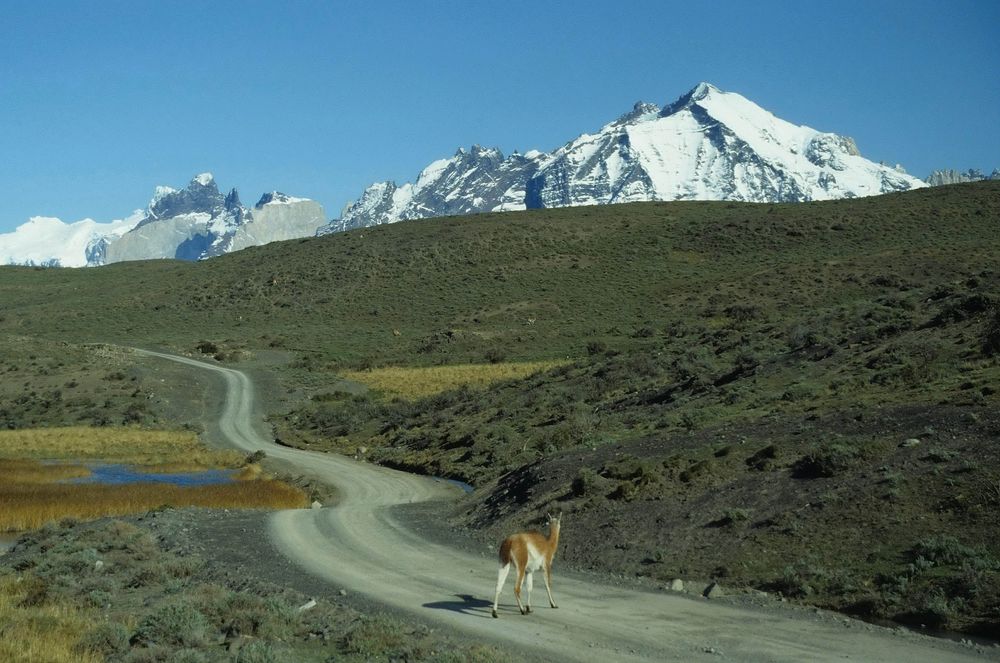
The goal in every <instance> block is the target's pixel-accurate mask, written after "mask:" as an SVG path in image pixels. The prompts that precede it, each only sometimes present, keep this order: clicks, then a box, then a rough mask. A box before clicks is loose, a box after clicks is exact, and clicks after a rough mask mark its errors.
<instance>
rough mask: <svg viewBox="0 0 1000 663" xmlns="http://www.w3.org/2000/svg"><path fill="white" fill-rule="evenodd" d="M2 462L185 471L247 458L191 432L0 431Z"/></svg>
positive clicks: (233, 464)
mask: <svg viewBox="0 0 1000 663" xmlns="http://www.w3.org/2000/svg"><path fill="white" fill-rule="evenodd" d="M0 458H34V459H39V460H52V459H67V460H103V461H107V462H118V463H131V464H135V465H147V466H156V465H159V466H162V467H163V471H181V470H184V469H200V468H207V467H237V466H239V465H240V463H241V462H242V460H243V454H241V453H239V452H237V451H214V450H211V449H208V448H206V447H205V445H204V444H202V443H201V442H200V441H199V440H198V436H197V435H195V434H194V433H192V432H189V431H155V430H142V429H139V428H124V427H123V428H111V427H108V428H91V427H87V426H69V427H64V428H29V429H21V430H4V431H0Z"/></svg>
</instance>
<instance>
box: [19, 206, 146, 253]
mask: <svg viewBox="0 0 1000 663" xmlns="http://www.w3.org/2000/svg"><path fill="white" fill-rule="evenodd" d="M144 216H145V211H143V210H136V211H135V212H133V213H132V214H131V215H130V216H128V217H126V218H124V219H118V220H115V221H110V222H107V223H99V222H97V221H94V220H93V219H83V220H82V221H77V222H75V223H65V222H63V221H62V220H60V219H57V218H55V217H50V216H33V217H31V219H29V220H28V221H27V222H26V223H23V224H21V225H20V226H18V227H17V228H15V229H14V232H10V233H5V234H0V264H5V265H58V266H61V267H86V266H87V248H88V247H90V246H91V245H92V243H94V242H96V241H99V240H100V239H101V238H102V237H106V238H109V239H110V238H115V237H121V236H122V235H124V234H125V233H126V232H128V231H129V230H131V229H132V228H134V227H135V226H136V224H138V223H139V221H141V220H142V219H143V218H144Z"/></svg>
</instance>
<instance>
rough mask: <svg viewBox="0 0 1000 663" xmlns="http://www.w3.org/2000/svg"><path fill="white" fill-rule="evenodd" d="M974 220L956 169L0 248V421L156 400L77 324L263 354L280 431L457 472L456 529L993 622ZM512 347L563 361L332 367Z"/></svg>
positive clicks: (998, 583)
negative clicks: (30, 249) (46, 255)
mask: <svg viewBox="0 0 1000 663" xmlns="http://www.w3.org/2000/svg"><path fill="white" fill-rule="evenodd" d="M998 231H1000V183H997V182H982V183H975V184H967V185H958V186H951V187H941V188H933V189H924V190H918V191H913V192H908V193H904V194H896V195H889V196H881V197H877V198H866V199H856V200H843V201H832V202H824V203H809V204H792V205H767V204H763V205H760V204H736V203H699V202H677V203H641V204H630V205H616V206H608V207H588V208H574V209H560V210H543V211H534V212H525V213H516V214H505V215H481V216H474V217H464V218H448V219H436V220H428V221H419V222H407V223H401V224H396V225H392V226H384V227H379V228H371V229H365V230H359V231H352V232H350V233H345V234H341V235H331V236H327V237H323V238H317V239H307V240H298V241H292V242H284V243H280V244H272V245H268V246H266V247H259V248H254V249H247V250H245V251H241V252H238V253H235V254H231V255H228V256H224V257H222V258H218V259H213V260H211V261H207V262H204V263H197V264H191V263H178V262H147V263H130V264H119V265H111V266H108V267H102V268H97V269H85V270H52V269H27V268H3V269H0V351H2V354H0V356H2V357H3V359H2V360H0V375H2V376H3V382H2V390H3V391H2V393H0V397H2V398H3V402H4V405H2V406H0V425H7V426H13V427H18V426H24V425H33V424H44V423H69V422H67V421H65V420H66V419H75V420H83V421H87V420H92V421H95V422H97V423H100V420H101V419H102V418H103V419H105V420H112V421H114V420H116V419H119V418H125V417H131V419H132V420H133V421H139V422H146V423H152V422H154V421H159V422H160V423H164V422H166V423H169V422H170V421H171V420H172V416H170V415H169V414H168V413H166V412H165V411H163V410H162V409H158V408H157V405H156V404H157V401H156V399H145V398H143V397H142V396H141V395H139V396H137V395H136V392H139V394H143V393H146V392H148V391H149V389H150V387H149V385H148V384H145V383H143V377H142V374H141V371H140V372H130V371H132V370H133V369H130V368H128V367H125V368H124V369H117V368H116V369H114V370H111V369H109V368H108V366H107V365H106V364H104V363H102V361H101V360H100V358H99V357H98V358H96V359H95V357H94V355H93V353H92V352H90V351H89V350H88V349H87V348H86V347H84V346H83V345H82V344H85V343H95V342H102V343H116V344H121V345H140V346H147V347H148V346H154V345H155V346H160V347H165V348H172V349H174V350H177V351H182V352H192V353H202V354H206V355H213V356H216V357H217V358H219V359H220V360H223V361H236V362H240V363H241V364H242V365H244V366H248V367H250V368H254V367H258V366H260V365H262V364H263V363H265V362H266V363H267V364H268V366H269V368H270V369H271V370H274V371H276V372H277V375H278V380H279V381H280V385H281V389H276V390H275V391H276V392H281V393H285V394H292V393H293V392H294V393H295V394H297V395H296V396H294V397H292V396H289V397H288V400H287V401H285V402H284V403H280V402H279V401H278V400H277V399H276V398H275V399H273V400H272V403H273V406H272V408H271V409H272V416H271V420H272V423H273V424H274V426H275V428H276V431H277V433H278V435H279V436H280V437H281V439H282V440H283V441H285V442H286V443H288V444H293V445H297V446H303V447H310V448H332V449H340V450H346V451H349V452H351V453H353V452H355V450H356V449H357V448H358V447H365V448H366V451H365V453H366V455H367V456H368V457H370V458H372V459H374V460H378V461H381V462H386V463H390V464H394V465H397V466H400V467H406V468H411V469H416V470H419V471H426V472H430V473H434V474H438V475H445V476H450V477H454V478H459V479H463V480H466V481H468V482H470V483H473V485H475V486H476V488H477V490H476V492H475V493H473V494H472V495H470V496H469V497H468V498H467V499H466V501H465V502H464V503H463V505H462V507H461V509H460V512H458V513H456V516H455V517H456V522H458V523H459V524H462V525H467V526H470V527H472V528H473V529H474V530H475V531H476V532H478V533H479V535H480V536H483V537H485V538H488V539H493V538H495V537H497V536H498V535H499V534H500V533H502V532H503V531H506V530H507V529H510V528H511V527H514V526H521V525H524V524H526V523H527V524H530V523H533V522H535V521H534V519H535V518H537V517H538V516H539V514H541V513H543V512H544V511H545V510H546V509H550V510H551V509H562V510H564V511H565V512H566V513H567V517H566V523H567V525H566V528H565V531H564V533H563V537H564V539H565V541H566V544H565V547H564V550H565V552H564V553H561V555H562V559H564V560H566V561H568V562H571V563H573V564H574V565H577V566H584V567H594V568H599V569H605V570H612V571H613V572H615V573H628V574H636V575H640V576H644V577H648V578H651V579H653V580H655V581H666V580H669V579H671V578H673V577H701V578H708V577H716V578H719V579H720V580H721V582H723V583H725V584H729V585H736V586H752V587H757V588H763V589H767V590H769V591H780V592H782V593H783V594H785V595H789V596H793V597H796V598H801V599H803V600H807V601H810V602H813V603H816V604H821V605H827V606H832V607H836V608H840V609H845V610H849V611H852V612H855V613H859V614H863V615H866V616H872V617H891V618H896V619H900V620H903V621H908V622H911V623H916V624H926V625H928V626H936V627H947V628H953V629H963V630H967V631H970V632H971V631H974V632H980V633H993V634H996V633H997V628H998V624H1000V548H998V546H997V544H996V541H998V540H1000V525H998V523H997V518H996V513H997V508H998V507H1000V470H998V467H1000V463H998V461H1000V458H998V456H1000V446H998V444H1000V415H998V408H997V405H998V404H1000V403H998V401H1000V396H998V395H997V389H998V388H1000V312H998V311H1000V309H998V306H1000V232H998ZM541 359H559V360H563V361H564V363H563V364H562V365H560V366H557V367H556V368H553V369H551V370H549V371H548V372H545V373H540V374H536V375H534V376H530V377H528V378H524V379H521V380H516V381H511V382H506V383H501V384H497V385H494V386H493V387H490V388H486V389H483V388H473V387H459V388H457V389H455V390H452V391H446V392H443V393H440V394H437V395H434V396H431V397H428V398H426V399H423V400H419V401H406V400H401V399H398V398H392V397H390V396H389V395H388V394H386V395H382V394H380V393H379V392H377V391H371V392H367V393H364V392H363V390H359V388H358V386H357V385H356V384H351V385H345V384H343V383H342V382H340V380H339V377H338V375H339V373H340V372H342V371H345V370H347V369H362V370H363V369H366V368H371V367H380V366H429V365H438V364H464V363H482V362H488V363H503V362H516V361H525V360H541ZM116 371H117V372H116ZM67 376H69V379H71V380H72V381H73V382H75V383H76V386H74V387H72V388H70V387H67V386H66V384H67ZM95 376H96V377H95ZM109 376H111V377H109ZM362 376H363V373H362ZM361 381H363V377H362V379H361ZM128 382H132V383H134V387H133V388H132V389H129V388H125V387H123V384H124V383H128ZM81 390H85V391H86V394H84V395H81V394H79V393H76V392H79V391H81ZM144 390H145V391H144ZM56 391H58V392H59V394H58V397H56V395H55V393H54V392H56ZM71 399H77V400H75V401H73V402H74V403H77V401H79V400H80V399H84V400H87V401H89V409H88V407H84V406H81V405H79V404H76V405H72V406H71V405H69V404H67V401H70V400H71ZM15 401H20V402H15ZM45 403H47V405H46V406H45V407H43V404H45ZM138 403H143V406H142V407H138V405H137V404H138ZM147 403H148V404H147ZM88 418H89V419H88ZM115 422H116V421H115ZM175 423H176V422H175Z"/></svg>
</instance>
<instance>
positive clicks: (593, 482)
mask: <svg viewBox="0 0 1000 663" xmlns="http://www.w3.org/2000/svg"><path fill="white" fill-rule="evenodd" d="M597 480H598V479H597V472H595V471H594V470H592V469H590V468H589V467H581V468H580V469H579V470H577V472H576V476H575V477H573V482H572V483H571V484H570V489H571V490H572V491H573V494H574V495H576V496H577V497H584V496H586V495H590V494H592V493H593V492H594V489H595V488H596V487H597Z"/></svg>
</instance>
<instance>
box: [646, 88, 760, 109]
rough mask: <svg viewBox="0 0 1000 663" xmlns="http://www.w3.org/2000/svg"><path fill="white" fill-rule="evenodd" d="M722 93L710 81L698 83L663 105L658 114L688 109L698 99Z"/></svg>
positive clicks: (722, 93)
mask: <svg viewBox="0 0 1000 663" xmlns="http://www.w3.org/2000/svg"><path fill="white" fill-rule="evenodd" d="M724 94H726V93H725V92H723V91H722V90H720V89H719V88H717V87H715V86H714V85H712V84H711V83H698V84H697V85H696V86H694V87H693V88H691V90H690V91H688V92H687V94H683V95H681V96H680V97H679V98H678V99H677V100H676V101H674V102H673V103H670V104H667V105H666V106H664V107H663V110H662V111H660V115H662V116H664V117H666V116H668V115H673V114H674V113H677V112H680V111H682V110H685V109H689V108H690V107H691V106H693V105H695V104H697V103H698V102H699V101H702V100H704V99H707V98H708V97H709V96H712V95H724ZM734 96H736V97H739V98H740V99H743V100H744V101H746V100H745V99H744V98H743V97H740V95H738V94H737V95H734Z"/></svg>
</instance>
